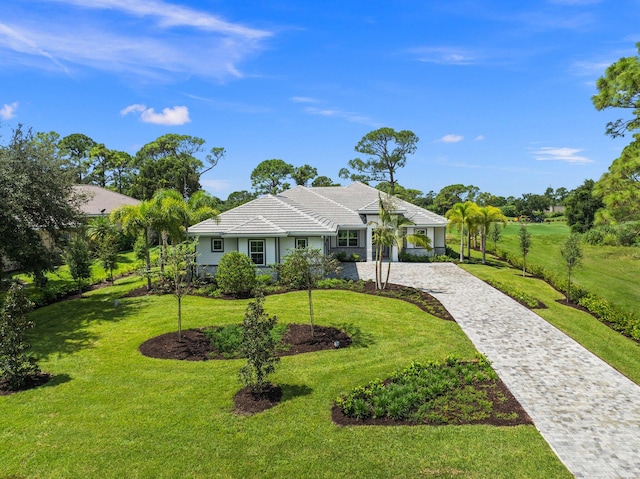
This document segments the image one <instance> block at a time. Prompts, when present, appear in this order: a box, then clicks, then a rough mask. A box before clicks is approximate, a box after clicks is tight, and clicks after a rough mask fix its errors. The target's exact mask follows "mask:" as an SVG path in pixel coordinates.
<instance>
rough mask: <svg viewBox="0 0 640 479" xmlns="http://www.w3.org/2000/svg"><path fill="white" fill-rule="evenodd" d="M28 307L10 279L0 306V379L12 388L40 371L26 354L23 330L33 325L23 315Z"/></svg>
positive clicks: (27, 347) (27, 303) (18, 287)
mask: <svg viewBox="0 0 640 479" xmlns="http://www.w3.org/2000/svg"><path fill="white" fill-rule="evenodd" d="M32 308H33V303H32V302H31V301H29V299H27V297H26V296H25V294H24V292H23V291H22V287H21V286H20V285H19V284H18V283H13V284H12V285H11V287H10V288H9V291H8V292H7V295H6V297H5V300H4V305H3V306H2V309H1V310H0V380H1V382H4V383H5V384H6V385H7V386H8V388H9V389H11V390H14V391H15V390H18V389H20V388H21V387H22V386H23V385H24V383H25V382H26V380H27V379H28V378H29V376H32V375H35V374H38V373H39V372H40V368H39V367H38V365H37V363H36V360H35V359H34V358H33V357H32V356H30V355H29V354H28V351H29V349H30V345H29V344H28V343H27V342H26V338H25V334H26V331H27V330H28V329H31V328H33V326H34V325H33V322H31V321H29V318H28V317H27V313H28V312H29V311H30V310H31V309H32Z"/></svg>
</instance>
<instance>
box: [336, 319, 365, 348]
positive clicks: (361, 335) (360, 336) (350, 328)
mask: <svg viewBox="0 0 640 479" xmlns="http://www.w3.org/2000/svg"><path fill="white" fill-rule="evenodd" d="M333 326H334V327H335V328H338V329H339V330H341V331H344V332H345V333H347V334H348V335H349V337H350V338H351V347H355V348H368V347H369V346H370V345H372V344H375V343H376V342H375V340H374V339H373V338H374V336H373V334H371V333H366V332H364V331H363V330H362V328H360V327H359V326H356V325H355V324H353V323H341V324H336V325H333Z"/></svg>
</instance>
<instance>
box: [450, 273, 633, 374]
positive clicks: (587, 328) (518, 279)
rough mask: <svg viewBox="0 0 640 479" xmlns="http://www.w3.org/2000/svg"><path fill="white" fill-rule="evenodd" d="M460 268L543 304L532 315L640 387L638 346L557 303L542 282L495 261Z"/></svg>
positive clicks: (557, 296) (556, 296)
mask: <svg viewBox="0 0 640 479" xmlns="http://www.w3.org/2000/svg"><path fill="white" fill-rule="evenodd" d="M460 266H461V267H462V268H464V269H465V270H466V271H469V272H470V273H471V274H473V275H475V276H477V277H478V278H480V279H482V280H485V281H493V282H498V283H501V284H507V285H510V286H511V287H513V288H515V289H518V290H522V291H526V293H527V294H528V295H529V296H532V297H534V298H536V299H538V300H539V301H541V302H543V303H544V304H545V305H546V306H547V308H546V309H536V310H535V312H536V314H538V315H539V316H541V317H542V318H544V319H546V320H547V321H548V322H550V323H551V324H553V325H554V326H556V327H557V328H558V329H560V330H561V331H563V332H564V333H566V334H567V335H569V336H570V337H571V338H573V339H575V340H576V341H577V342H578V343H580V344H582V345H583V346H584V347H585V348H587V349H588V350H589V351H591V352H592V353H594V354H595V355H596V356H598V357H600V358H601V359H602V360H604V361H605V362H607V363H608V364H609V365H611V366H613V367H614V368H615V369H617V370H618V371H620V372H621V373H622V374H624V375H625V376H627V377H628V378H629V379H631V380H632V381H634V382H635V383H636V384H640V345H639V344H638V343H636V342H634V341H633V340H631V339H629V338H626V337H624V336H622V335H621V334H620V333H617V332H616V331H614V330H612V329H611V328H609V327H608V326H606V325H605V324H603V323H601V322H600V321H598V320H597V319H595V318H594V317H593V316H591V315H590V314H588V313H586V312H583V311H579V310H577V309H575V308H573V307H570V306H567V305H565V304H562V303H558V300H563V299H564V295H563V294H562V293H559V292H558V291H556V290H555V289H553V288H552V287H551V286H549V285H548V284H547V283H545V282H544V281H543V280H541V279H537V278H532V277H529V276H527V277H522V272H521V271H520V270H517V269H514V268H511V267H509V266H508V265H506V264H505V263H501V262H497V261H492V263H491V265H481V264H461V265H460ZM598 294H600V293H599V292H598Z"/></svg>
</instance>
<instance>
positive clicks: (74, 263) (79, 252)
mask: <svg viewBox="0 0 640 479" xmlns="http://www.w3.org/2000/svg"><path fill="white" fill-rule="evenodd" d="M64 259H65V262H66V263H67V266H69V272H70V273H71V277H72V278H73V280H74V281H75V282H76V283H77V284H78V292H79V293H80V295H82V287H83V286H84V283H85V282H86V281H87V280H88V279H90V278H91V251H90V250H89V243H87V241H86V240H85V239H84V238H83V237H82V236H80V234H77V235H76V236H75V238H73V239H72V240H71V243H70V244H69V247H68V248H67V251H66V252H65V255H64Z"/></svg>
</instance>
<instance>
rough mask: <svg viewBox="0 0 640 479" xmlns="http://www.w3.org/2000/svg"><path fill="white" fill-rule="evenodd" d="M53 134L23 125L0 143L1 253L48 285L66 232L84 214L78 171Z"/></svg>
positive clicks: (0, 256)
mask: <svg viewBox="0 0 640 479" xmlns="http://www.w3.org/2000/svg"><path fill="white" fill-rule="evenodd" d="M51 141H53V140H52V139H51V138H49V137H47V138H43V137H39V138H38V139H36V138H35V137H34V135H33V133H32V132H31V131H30V130H28V131H26V132H25V131H23V129H22V126H18V128H17V129H16V130H14V131H13V134H12V136H11V139H10V141H9V143H8V144H7V145H6V146H0V258H6V259H8V260H10V261H15V262H18V263H20V265H21V267H22V269H23V270H24V271H26V272H28V273H31V274H33V275H34V277H35V279H36V281H37V282H38V283H39V284H42V283H43V282H44V281H45V280H46V278H45V276H44V272H45V271H48V270H51V269H52V268H53V264H54V259H55V258H56V257H57V253H56V246H57V245H59V244H60V241H61V239H62V237H63V233H64V232H65V231H67V230H69V229H71V228H72V227H74V226H75V225H77V224H78V223H79V222H80V220H81V217H82V214H81V212H80V209H79V205H80V203H81V201H82V197H81V195H78V194H77V193H75V192H74V190H73V188H72V185H73V180H74V178H75V173H74V172H73V171H70V170H69V169H68V167H67V166H68V163H67V162H66V161H65V160H63V159H61V158H60V156H59V154H58V148H57V146H56V145H55V144H53V143H51Z"/></svg>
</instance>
